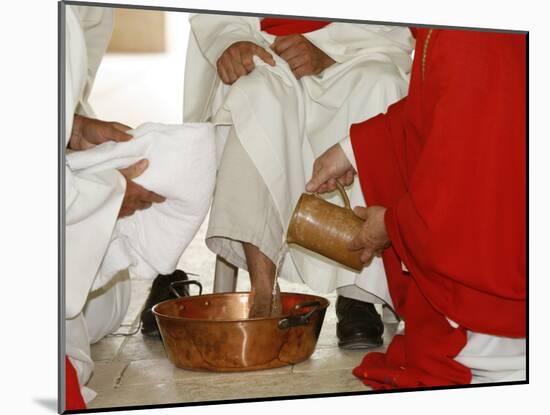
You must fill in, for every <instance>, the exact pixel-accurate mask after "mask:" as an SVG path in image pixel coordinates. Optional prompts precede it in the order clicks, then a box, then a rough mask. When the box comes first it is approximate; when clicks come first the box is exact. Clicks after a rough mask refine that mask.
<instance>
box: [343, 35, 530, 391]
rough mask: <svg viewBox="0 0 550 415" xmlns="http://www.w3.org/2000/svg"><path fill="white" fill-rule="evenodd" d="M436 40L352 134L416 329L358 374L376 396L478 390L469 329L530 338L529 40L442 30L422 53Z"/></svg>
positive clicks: (389, 270) (397, 287)
mask: <svg viewBox="0 0 550 415" xmlns="http://www.w3.org/2000/svg"><path fill="white" fill-rule="evenodd" d="M427 35H428V29H418V31H417V46H416V51H415V59H414V63H413V71H412V77H411V83H410V86H409V94H408V96H407V97H406V98H404V99H403V100H401V101H399V102H397V103H396V104H394V105H392V106H391V107H390V108H389V109H388V112H387V113H386V114H382V115H379V116H377V117H375V118H372V119H370V120H368V121H365V122H363V123H360V124H355V125H353V126H352V127H351V131H350V135H351V140H352V145H353V150H354V153H355V158H356V161H357V168H358V174H359V177H360V179H361V184H362V189H363V193H364V196H365V200H366V202H367V204H368V205H371V206H373V205H381V206H385V207H387V208H388V210H387V212H386V215H385V223H386V228H387V231H388V234H389V237H390V239H391V241H392V246H391V248H390V249H387V250H386V251H385V253H384V255H383V259H384V266H385V269H386V274H387V278H388V286H389V288H390V294H391V296H392V300H393V302H394V305H395V307H396V309H397V311H398V313H399V314H400V315H401V316H402V317H403V318H404V320H405V324H406V325H405V334H404V336H396V337H395V338H394V339H393V341H392V343H391V344H390V346H389V348H388V351H387V352H386V353H384V354H382V353H370V354H368V355H367V356H366V357H365V358H364V360H363V362H362V364H361V366H359V367H358V368H356V369H355V370H354V374H355V375H357V376H359V377H361V378H363V379H364V381H365V383H366V384H369V385H371V386H373V387H375V388H392V387H417V386H436V385H449V384H464V383H469V382H470V380H471V373H470V370H469V369H468V368H466V367H464V366H462V365H461V364H459V363H458V362H456V361H455V360H454V359H453V358H454V357H455V356H456V355H457V354H458V353H459V352H460V350H461V349H462V348H463V347H464V346H465V344H466V330H471V331H474V332H479V333H486V334H491V335H497V336H506V337H516V338H518V337H525V333H526V301H525V300H526V209H525V207H526V164H525V163H526V143H527V141H526V140H527V138H526V93H527V92H526V36H525V35H520V34H502V33H500V34H499V33H488V32H477V31H459V30H433V31H432V34H431V37H430V39H429V42H428V46H427V48H426V49H425V50H424V44H425V42H426V37H427ZM424 51H425V52H426V53H425V64H424V69H423V65H422V58H423V54H424ZM401 262H403V263H404V264H405V266H406V268H407V269H408V270H409V272H405V271H403V270H402V267H401ZM444 316H446V317H448V318H450V319H451V320H453V321H454V322H456V323H458V324H459V327H458V328H456V329H455V328H452V327H451V326H450V325H449V324H448V322H447V320H446V319H445V317H444Z"/></svg>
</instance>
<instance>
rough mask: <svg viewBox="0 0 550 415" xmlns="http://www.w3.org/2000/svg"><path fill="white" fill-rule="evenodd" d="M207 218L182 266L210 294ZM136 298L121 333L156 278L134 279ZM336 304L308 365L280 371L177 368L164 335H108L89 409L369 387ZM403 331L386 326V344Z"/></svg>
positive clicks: (98, 354)
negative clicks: (343, 345)
mask: <svg viewBox="0 0 550 415" xmlns="http://www.w3.org/2000/svg"><path fill="white" fill-rule="evenodd" d="M205 230H206V223H205V224H204V225H203V227H202V228H201V229H200V231H199V233H198V234H197V236H196V237H195V239H194V241H193V243H192V244H191V245H190V246H189V248H188V249H187V251H186V252H185V254H184V256H183V257H182V259H181V261H180V268H181V269H184V270H185V271H188V272H193V273H196V274H199V275H200V281H201V282H202V283H203V285H204V289H205V293H208V292H211V291H212V280H213V274H214V261H215V257H214V255H213V254H211V253H210V251H208V249H207V248H206V246H205V245H204V233H205ZM132 284H133V289H132V302H131V305H130V309H129V311H128V315H127V317H126V319H125V321H124V324H123V326H122V327H121V328H120V330H119V331H118V333H128V332H132V331H134V329H135V328H136V327H137V325H138V322H139V312H140V309H141V306H142V305H143V303H144V301H145V298H146V296H147V292H148V290H149V287H150V281H148V280H141V279H134V280H133V281H132ZM237 288H238V290H243V291H246V290H247V289H248V275H247V273H246V272H243V271H241V272H240V274H239V280H238V287H237ZM281 288H282V290H283V291H294V292H304V293H307V292H311V291H310V290H309V289H308V288H307V287H305V286H301V285H298V284H290V283H288V282H286V281H281ZM325 297H327V298H328V299H329V300H330V301H331V305H330V307H329V309H328V310H327V313H326V317H325V322H324V324H323V328H322V330H321V335H320V337H319V341H318V343H317V348H316V350H315V352H314V354H313V355H312V357H311V358H310V359H309V360H307V361H305V362H302V363H300V364H297V365H293V366H287V367H282V368H278V369H272V370H263V371H255V372H240V373H212V372H195V371H189V370H183V369H179V368H176V367H175V366H173V365H172V363H170V361H168V359H167V358H166V354H165V352H164V347H163V345H162V342H161V341H160V340H154V339H150V338H146V337H143V336H142V335H141V334H140V333H137V334H135V335H132V336H127V337H123V336H116V335H115V336H108V337H106V338H104V339H103V340H101V341H100V342H98V343H96V344H95V345H93V346H92V356H93V359H94V361H95V362H96V366H95V371H94V374H93V377H92V380H91V381H90V383H89V385H88V386H89V387H91V388H92V389H94V390H95V391H96V392H97V393H98V395H97V397H96V398H95V399H94V400H93V401H92V402H91V403H90V405H89V408H91V409H92V408H104V407H109V406H133V405H150V404H164V403H181V402H197V401H213V400H214V401H219V400H224V401H226V400H231V399H243V398H261V397H269V396H292V395H304V394H321V393H337V392H350V391H366V390H367V388H366V387H365V386H364V385H363V384H362V383H361V382H360V381H359V380H358V379H357V378H355V377H354V376H353V375H352V373H351V370H352V368H353V367H355V366H356V365H357V364H358V363H359V362H360V361H361V358H362V357H363V355H364V354H365V353H364V352H363V351H343V350H340V349H338V345H337V339H336V317H335V313H334V302H335V300H336V297H335V294H330V295H325ZM396 329H397V327H396V325H395V324H393V325H386V334H385V336H386V337H385V344H384V346H383V347H385V345H387V342H388V340H389V339H390V338H391V335H392V334H393V333H394V332H395V330H396Z"/></svg>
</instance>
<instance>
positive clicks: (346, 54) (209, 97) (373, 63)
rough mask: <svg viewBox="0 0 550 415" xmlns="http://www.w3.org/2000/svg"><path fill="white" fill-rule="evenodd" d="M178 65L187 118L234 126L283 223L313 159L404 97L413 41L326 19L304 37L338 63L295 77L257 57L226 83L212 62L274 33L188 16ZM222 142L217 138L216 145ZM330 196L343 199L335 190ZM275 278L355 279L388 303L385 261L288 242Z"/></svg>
mask: <svg viewBox="0 0 550 415" xmlns="http://www.w3.org/2000/svg"><path fill="white" fill-rule="evenodd" d="M190 23H191V36H190V40H189V46H188V52H187V53H188V55H187V62H186V69H185V82H184V87H185V92H184V121H207V120H211V121H213V122H214V123H215V124H217V125H219V126H220V127H219V128H220V130H223V129H226V130H228V128H227V126H233V127H234V128H235V130H236V133H237V136H238V138H239V140H240V141H241V143H242V145H243V147H244V149H245V150H246V151H247V153H248V154H249V156H250V158H251V159H252V161H253V162H254V164H255V166H256V168H257V169H258V171H259V173H260V175H261V176H262V178H263V180H264V182H265V183H266V185H267V187H268V189H269V191H270V193H271V196H272V197H273V200H274V203H275V205H276V210H277V212H278V214H279V219H280V221H281V224H282V226H283V228H284V229H285V234H286V227H287V225H288V222H289V219H290V216H291V214H292V211H293V209H294V206H295V205H296V202H297V200H298V198H299V197H300V195H301V193H302V192H304V188H305V183H306V180H307V179H308V178H309V177H310V175H311V170H312V166H313V161H314V159H315V158H316V157H317V156H319V155H320V154H321V153H322V152H323V151H324V150H326V149H327V148H329V147H330V146H331V145H333V144H335V143H337V142H339V141H340V140H342V139H343V138H344V137H346V136H347V135H348V134H349V127H350V125H351V124H352V123H354V122H358V121H362V120H365V119H368V118H370V117H372V116H375V115H377V114H379V113H381V112H385V111H386V109H387V107H388V106H389V105H390V104H392V103H394V102H395V101H397V100H399V99H400V98H402V97H403V96H404V95H405V94H406V92H407V87H408V74H409V71H410V67H411V57H410V53H411V51H412V47H413V39H412V37H411V35H410V33H409V30H408V29H407V28H401V27H388V26H373V25H363V24H349V23H331V24H330V25H328V26H326V27H324V28H322V29H319V30H317V31H314V32H311V33H307V34H305V35H304V36H305V37H306V38H307V39H308V40H310V41H311V42H312V43H313V44H314V45H316V46H317V47H318V48H320V49H321V50H323V51H324V52H325V53H326V54H328V55H329V56H330V57H332V58H333V59H334V60H335V61H336V62H337V63H336V64H334V65H332V66H330V67H329V68H327V69H326V70H325V71H324V72H323V73H321V74H320V75H319V76H306V77H303V78H302V79H301V80H297V79H296V78H295V77H294V75H293V74H292V72H291V71H290V69H289V67H288V65H287V63H286V62H285V61H284V60H283V59H281V58H280V57H278V56H277V55H275V54H274V53H273V52H271V54H272V55H273V57H274V58H275V61H276V66H275V67H271V66H269V65H267V64H265V63H264V62H262V61H261V60H260V59H259V58H257V57H255V58H254V61H255V64H256V68H255V69H254V71H253V72H251V73H250V74H249V75H247V76H244V77H242V78H240V79H239V80H238V81H237V82H235V83H234V84H233V85H232V86H230V87H229V86H227V85H223V84H222V83H221V81H220V80H219V78H218V76H217V73H216V66H215V64H216V61H217V59H218V58H219V57H220V55H221V54H222V53H223V51H224V50H225V49H226V48H227V47H228V46H230V45H231V44H233V43H234V42H237V41H243V40H247V41H252V42H254V43H256V44H258V45H260V46H262V47H264V48H265V49H267V50H269V45H270V44H271V43H272V42H273V40H274V38H275V37H274V36H272V35H269V34H267V33H265V32H262V31H261V30H260V19H259V18H254V17H237V16H218V15H195V16H192V17H191V18H190ZM221 145H223V142H222V143H221ZM349 194H350V199H351V203H352V204H353V205H362V206H364V205H365V202H364V199H363V196H362V193H361V189H360V185H359V181H358V180H355V183H354V184H353V185H352V186H351V189H350V190H349ZM330 200H331V201H334V202H335V203H340V204H341V203H342V202H341V201H340V200H339V196H338V195H332V197H331V198H330ZM290 256H291V258H292V261H289V260H288V258H287V260H285V262H284V266H283V272H282V276H283V277H286V278H288V279H290V280H293V281H299V282H305V283H306V284H307V285H309V286H310V287H311V288H312V289H314V290H316V291H318V292H329V291H332V290H334V289H335V288H337V287H347V286H354V287H359V288H361V289H363V290H365V291H368V292H370V293H372V294H374V295H376V296H377V297H379V298H381V299H382V300H384V301H386V302H389V303H390V304H391V301H390V299H389V294H388V288H387V283H386V278H385V273H384V268H383V265H382V261H381V260H380V259H379V258H376V259H375V260H374V261H373V262H372V264H371V265H370V266H369V267H366V268H365V269H364V270H363V271H362V272H361V273H359V274H357V273H354V272H352V271H350V270H347V269H344V268H342V267H340V266H336V265H334V263H331V262H329V261H328V260H326V259H324V258H321V257H319V256H315V255H313V254H312V253H310V252H305V251H303V250H301V249H297V248H291V249H290Z"/></svg>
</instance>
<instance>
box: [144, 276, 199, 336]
mask: <svg viewBox="0 0 550 415" xmlns="http://www.w3.org/2000/svg"><path fill="white" fill-rule="evenodd" d="M187 280H188V277H187V274H186V273H185V272H183V271H181V270H179V269H177V270H175V271H174V272H173V273H172V274H167V275H158V276H157V277H156V278H155V279H154V281H153V285H152V286H151V291H150V292H149V296H148V297H147V301H145V306H144V307H143V311H142V312H141V334H143V335H144V336H148V337H160V332H159V328H158V325H157V321H156V319H155V316H154V315H153V311H152V308H153V307H154V306H155V305H156V304H158V303H160V302H162V301H166V300H170V299H173V298H176V296H175V295H174V294H173V293H172V292H171V291H170V284H171V283H173V282H175V281H187ZM182 291H183V292H182V293H181V294H183V295H185V296H187V295H189V291H188V289H187V287H185V288H184V289H183V290H182Z"/></svg>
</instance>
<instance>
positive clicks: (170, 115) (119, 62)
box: [90, 12, 189, 127]
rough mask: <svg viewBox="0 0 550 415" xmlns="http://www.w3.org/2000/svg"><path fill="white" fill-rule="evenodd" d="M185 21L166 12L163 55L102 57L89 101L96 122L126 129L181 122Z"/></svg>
mask: <svg viewBox="0 0 550 415" xmlns="http://www.w3.org/2000/svg"><path fill="white" fill-rule="evenodd" d="M188 18H189V15H188V13H181V12H166V38H167V51H166V53H150V54H121V53H119V54H107V55H106V56H105V57H104V59H103V61H102V63H101V66H100V68H99V71H98V74H97V77H96V81H95V83H94V89H93V91H92V94H91V97H90V102H91V104H92V106H93V108H94V110H95V112H96V116H97V118H99V119H104V120H110V121H119V122H122V123H125V124H127V125H129V126H130V127H137V126H138V125H139V124H141V123H143V122H147V121H153V122H162V123H169V124H174V123H180V122H181V121H182V118H181V117H182V108H183V74H184V68H185V54H186V50H187V41H188V36H189V22H188ZM115 24H116V22H115Z"/></svg>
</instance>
